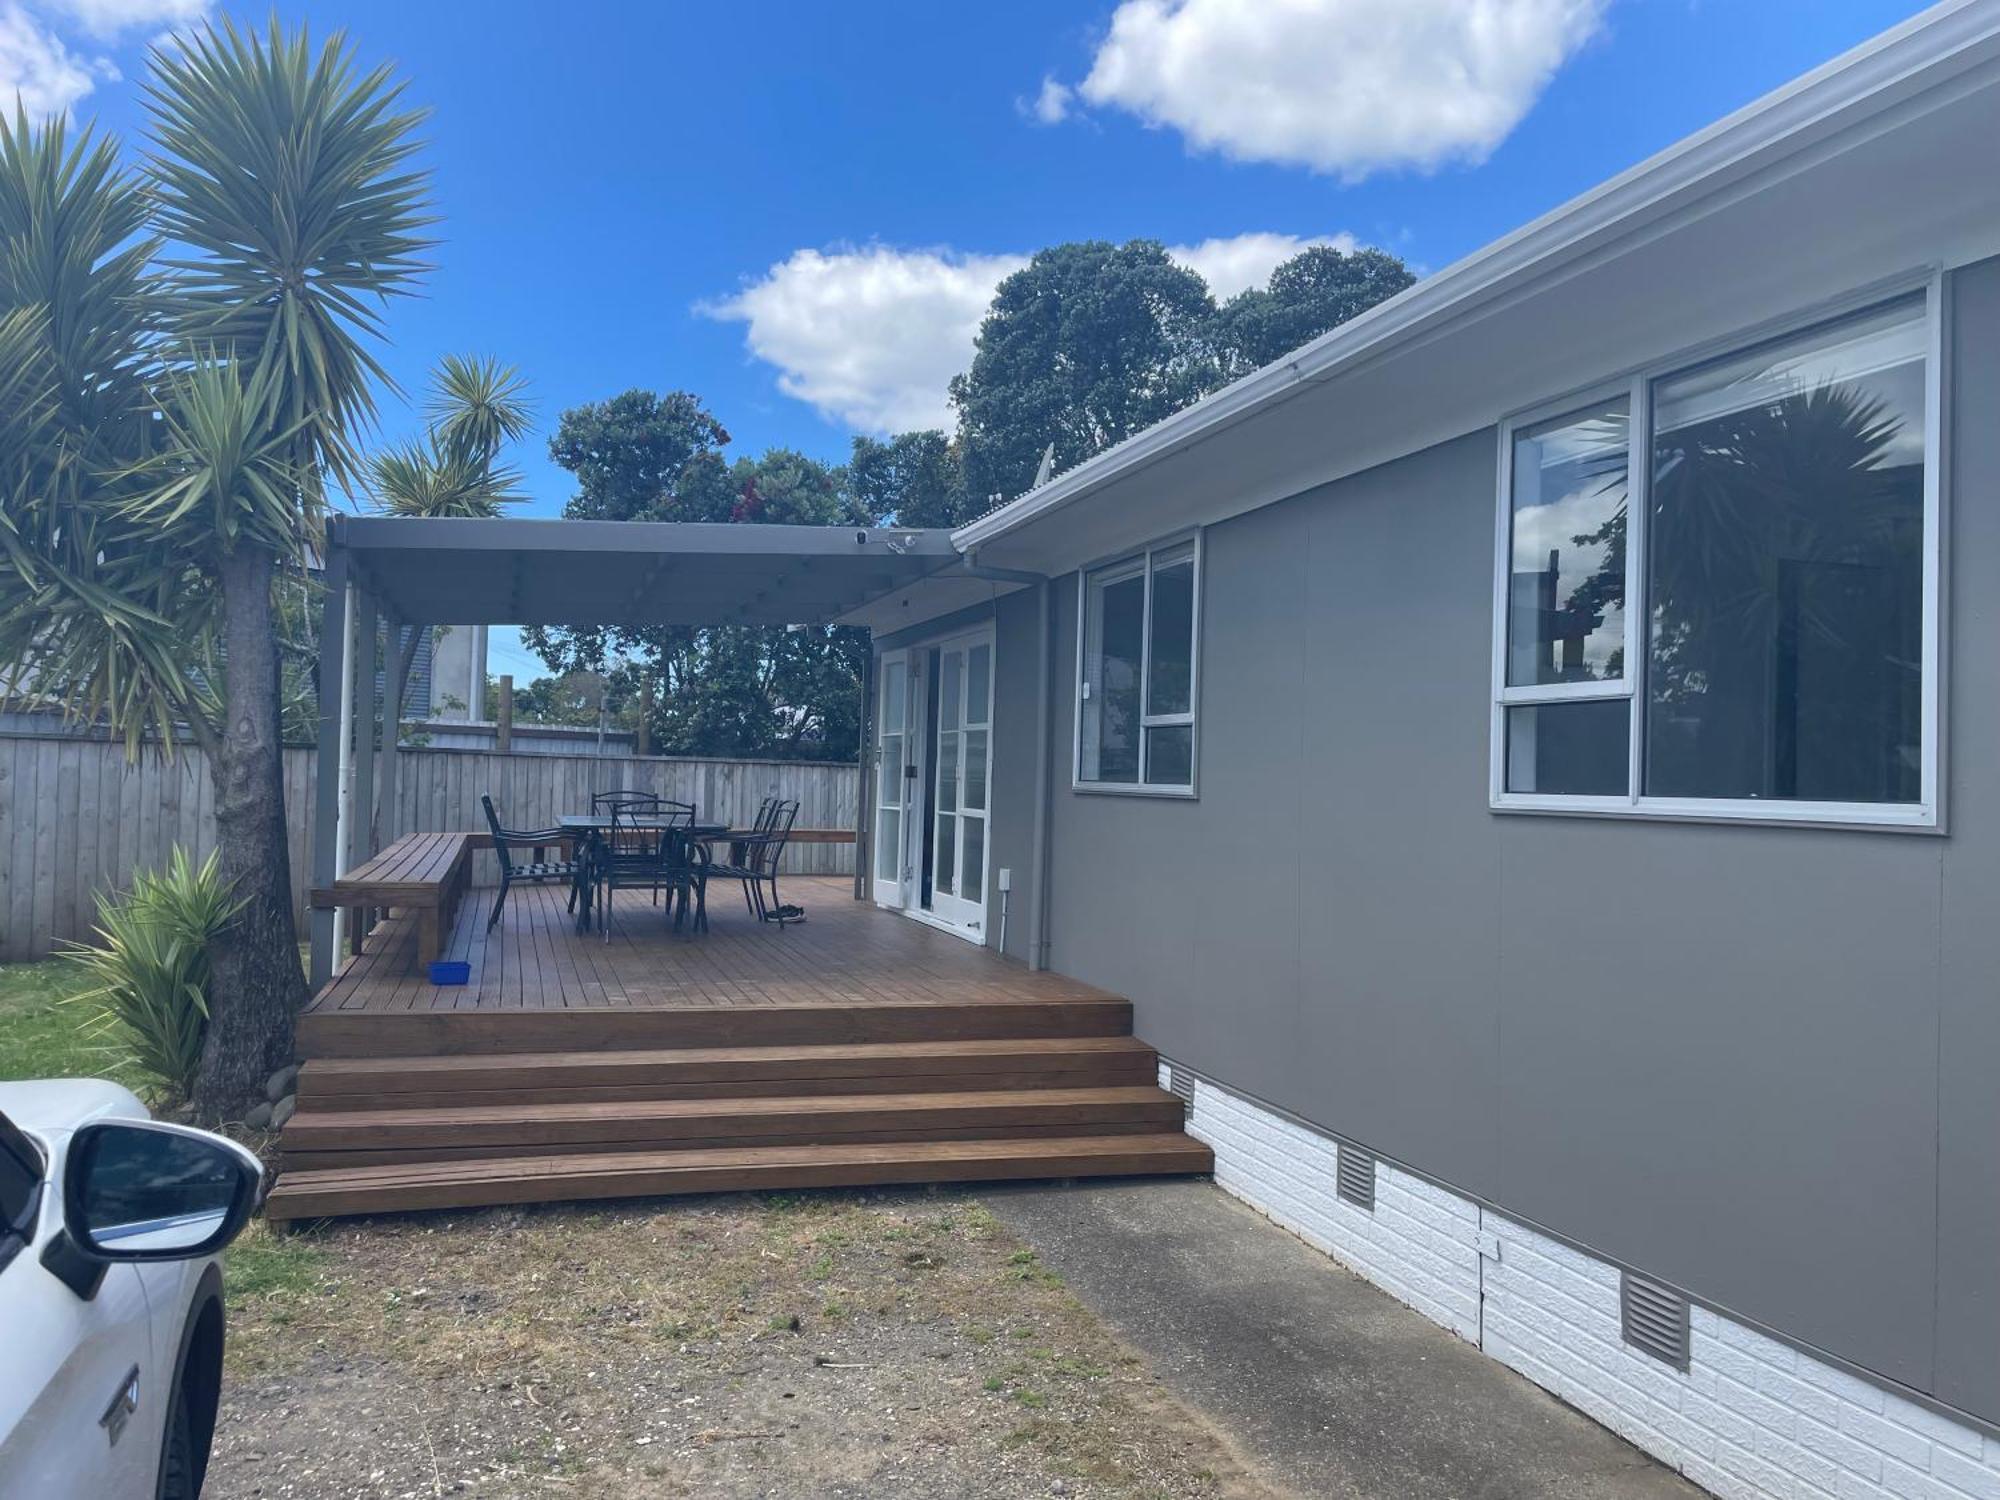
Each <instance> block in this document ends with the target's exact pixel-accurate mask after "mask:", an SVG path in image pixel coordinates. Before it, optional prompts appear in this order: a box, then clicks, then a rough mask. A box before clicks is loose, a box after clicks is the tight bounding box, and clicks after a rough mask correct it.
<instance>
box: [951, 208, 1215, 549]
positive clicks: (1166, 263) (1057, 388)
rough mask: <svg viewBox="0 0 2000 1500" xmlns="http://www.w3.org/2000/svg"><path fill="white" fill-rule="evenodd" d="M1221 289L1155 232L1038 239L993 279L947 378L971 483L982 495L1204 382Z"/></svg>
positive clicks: (1067, 459) (1095, 442)
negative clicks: (971, 338) (1038, 244)
mask: <svg viewBox="0 0 2000 1500" xmlns="http://www.w3.org/2000/svg"><path fill="white" fill-rule="evenodd" d="M1215 312H1216V308H1215V299H1214V298H1212V297H1211V296H1210V295H1209V292H1208V284H1207V283H1206V282H1204V281H1203V280H1202V279H1201V277H1200V276H1199V275H1197V274H1196V273H1195V272H1193V271H1190V270H1189V269H1187V267H1185V266H1182V265H1179V264H1177V263H1176V262H1175V261H1174V260H1173V259H1171V258H1170V257H1169V256H1168V254H1167V252H1166V247H1165V246H1163V245H1161V244H1160V243H1159V242H1158V241H1157V240H1129V241H1127V242H1126V243H1124V244H1122V245H1114V244H1111V243H1109V242H1108V241H1104V240H1086V241H1081V242H1077V243H1074V244H1066V245H1055V246H1052V247H1051V248H1049V249H1047V250H1042V251H1038V252H1037V253H1036V254H1035V256H1034V258H1033V259H1032V260H1030V261H1029V262H1028V264H1027V265H1026V266H1024V267H1022V268H1021V269H1020V270H1018V271H1016V272H1014V274H1013V275H1011V276H1009V277H1008V278H1007V279H1006V280H1004V281H1002V282H1001V283H1000V286H999V288H998V290H996V291H995V292H994V294H993V304H992V306H991V308H990V309H989V310H988V312H987V314H986V319H985V321H984V322H983V323H981V324H980V325H979V338H978V342H977V345H976V346H975V349H974V353H973V357H972V368H971V369H969V370H967V371H966V372H965V373H964V374H963V375H959V376H957V377H956V378H954V379H953V381H952V383H951V403H952V405H953V407H954V408H956V409H957V412H958V436H959V441H960V443H961V444H962V445H963V448H964V454H965V478H966V485H967V488H968V489H969V490H970V492H971V494H972V495H973V496H974V497H975V498H974V501H973V503H974V505H975V506H976V507H977V508H979V509H984V508H985V507H986V506H987V505H989V504H990V503H991V502H992V500H993V498H994V497H996V496H997V497H999V498H1002V499H1011V498H1013V497H1014V496H1015V495H1018V494H1020V493H1021V492H1022V491H1023V490H1025V489H1027V488H1028V486H1029V485H1030V484H1031V483H1032V482H1033V480H1034V477H1035V470H1036V468H1037V466H1038V465H1039V464H1040V462H1041V458H1042V453H1043V451H1044V450H1045V449H1046V448H1047V447H1048V445H1049V444H1051V443H1053V444H1054V445H1055V466H1056V468H1057V470H1059V471H1060V470H1062V469H1066V468H1069V467H1071V466H1072V465H1074V464H1077V463H1080V462H1082V461H1083V460H1084V459H1086V458H1089V457H1090V456H1091V455H1092V454H1094V453H1098V452H1101V451H1102V450H1103V449H1105V448H1108V447H1110V446H1111V445H1112V444H1113V443H1116V442H1119V441H1121V440H1122V439H1124V438H1127V437H1130V436H1131V435H1132V434H1133V433H1135V432H1138V431H1139V430H1140V429H1141V428H1144V427H1150V426H1151V425H1152V424H1153V423H1155V422H1157V421H1159V420H1160V418H1162V417H1165V416H1169V415H1171V414H1172V413H1174V412H1176V411H1179V410H1180V409H1181V408H1182V407H1183V406H1186V405H1187V404H1188V403H1189V402H1190V401H1193V400H1194V399H1195V398H1196V397H1198V396H1200V395H1202V394H1203V393H1204V392H1206V391H1209V390H1212V389H1213V388H1214V386H1215V383H1216V380H1217V378H1218V373H1219V368H1220V367H1219V364H1218V361H1217V357H1216V350H1215V347H1214V344H1213V334H1214V322H1215Z"/></svg>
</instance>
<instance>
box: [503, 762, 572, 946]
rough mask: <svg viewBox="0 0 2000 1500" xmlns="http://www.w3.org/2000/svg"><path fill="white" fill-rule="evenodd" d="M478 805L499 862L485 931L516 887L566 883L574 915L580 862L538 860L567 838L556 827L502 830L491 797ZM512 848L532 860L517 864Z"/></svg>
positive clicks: (570, 907)
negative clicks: (497, 882) (495, 893)
mask: <svg viewBox="0 0 2000 1500" xmlns="http://www.w3.org/2000/svg"><path fill="white" fill-rule="evenodd" d="M479 805H480V806H481V807H482V808H484V809H485V810H486V826H487V828H488V829H489V830H491V831H492V834H493V852H494V854H496V855H497V856H498V857H499V860H500V894H499V895H498V896H495V897H494V898H493V912H492V915H491V916H489V917H487V919H486V930H487V931H488V932H491V931H492V930H493V928H494V925H495V924H496V923H497V922H499V920H500V912H501V909H502V908H503V907H505V906H506V905H507V892H508V891H510V890H512V889H513V888H514V887H515V886H517V885H549V884H552V883H554V882H555V881H558V880H566V881H568V882H569V909H570V911H572V912H574V911H575V910H576V898H577V889H578V882H577V876H578V874H579V873H580V871H581V870H582V861H581V860H578V859H543V858H541V851H542V850H543V849H546V848H548V847H549V846H550V845H551V844H553V845H555V846H556V847H558V848H560V847H561V846H562V843H563V840H564V839H565V838H566V837H567V835H565V834H564V833H563V831H562V830H561V829H560V828H527V829H522V828H502V827H501V826H500V814H499V813H497V812H496V811H494V808H493V799H492V797H490V796H487V795H485V794H482V795H481V796H480V798H479ZM516 849H526V850H528V851H529V852H530V854H531V855H533V856H534V857H533V858H531V859H528V860H526V861H523V862H518V863H517V862H516V861H515V859H514V851H515V850H516Z"/></svg>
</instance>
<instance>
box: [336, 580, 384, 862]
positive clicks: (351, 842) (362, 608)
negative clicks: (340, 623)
mask: <svg viewBox="0 0 2000 1500" xmlns="http://www.w3.org/2000/svg"><path fill="white" fill-rule="evenodd" d="M354 618H355V625H356V630H355V644H356V647H357V648H358V649H357V651H356V654H355V658H354V709H355V714H354V726H355V734H354V815H353V817H352V819H351V820H350V821H349V823H348V830H349V831H348V838H347V848H346V850H345V865H344V866H343V867H344V868H346V869H352V868H353V867H354V866H355V865H358V864H360V863H361V862H362V861H363V860H365V859H370V858H373V857H374V854H375V680H376V679H375V648H376V643H377V641H378V640H379V639H380V636H381V617H380V614H379V612H378V610H377V607H376V602H375V595H374V594H373V593H372V592H371V591H369V590H368V589H366V588H357V589H356V590H355V591H354Z"/></svg>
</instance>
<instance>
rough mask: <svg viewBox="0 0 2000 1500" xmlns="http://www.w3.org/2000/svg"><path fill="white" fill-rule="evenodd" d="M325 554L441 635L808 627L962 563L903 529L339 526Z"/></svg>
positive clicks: (935, 533) (371, 521)
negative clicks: (445, 630)
mask: <svg viewBox="0 0 2000 1500" xmlns="http://www.w3.org/2000/svg"><path fill="white" fill-rule="evenodd" d="M328 541H329V549H330V550H334V549H337V550H340V551H344V552H345V553H346V554H347V562H348V565H349V566H350V567H351V568H352V569H353V572H354V576H355V579H356V581H357V582H359V583H361V584H363V585H365V586H366V587H367V588H368V589H369V590H370V591H371V592H372V593H373V594H374V595H375V597H376V599H377V601H378V602H379V604H380V606H381V607H382V608H383V609H385V610H386V611H388V612H389V613H390V614H392V615H394V616H395V617H396V618H398V619H402V620H406V621H413V622H417V623H421V624H438V625H613V624H623V625H814V624H822V623H825V622H828V621H831V620H835V619H838V618H839V617H841V616H843V615H846V614H849V613H851V612H853V611H855V610H857V609H859V608H860V607H862V606H863V605H865V604H867V603H869V602H870V601H871V600H875V599H879V598H881V597H883V596H885V595H888V594H892V593H895V592H896V591H898V590H901V589H905V588H908V587H910V586H911V585H913V584H915V583H917V582H919V581H920V580H922V579H924V578H927V577H929V576H930V575H932V574H934V573H938V572H940V571H944V570H947V569H954V568H955V567H956V565H957V563H958V560H959V555H958V552H957V550H956V549H954V548H953V546H952V544H951V533H950V532H949V531H942V530H922V529H917V528H901V527H898V528H883V529H865V528H857V527H846V526H741V525H726V524H711V523H674V522H660V521H529V520H514V519H509V518H503V519H498V520H479V519H435V520H434V519H415V518H406V517H401V516H335V517H333V518H332V519H331V520H330V522H329V524H328Z"/></svg>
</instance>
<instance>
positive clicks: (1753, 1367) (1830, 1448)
mask: <svg viewBox="0 0 2000 1500" xmlns="http://www.w3.org/2000/svg"><path fill="white" fill-rule="evenodd" d="M1161 1082H1162V1084H1163V1085H1164V1084H1165V1082H1166V1065H1165V1064H1162V1069H1161ZM1188 1131H1189V1133H1190V1134H1192V1135H1194V1136H1197V1137H1199V1138H1200V1139H1201V1140H1203V1141H1206V1142H1207V1143H1208V1144H1209V1146H1211V1147H1212V1148H1213V1149H1214V1151H1215V1180H1216V1183H1217V1185H1219V1186H1220V1187H1222V1188H1223V1189H1225V1190H1226V1191H1228V1192H1230V1193H1232V1194H1234V1195H1235V1196H1236V1197H1238V1198H1241V1199H1242V1200H1243V1201H1244V1202H1246V1203H1248V1204H1250V1205H1251V1206H1252V1207H1253V1208H1255V1209H1257V1210H1258V1211H1259V1212H1261V1213H1263V1214H1265V1215H1267V1216H1268V1217H1269V1218H1271V1219H1272V1220H1274V1221H1275V1222H1277V1223H1279V1224H1281V1225H1283V1226H1284V1227H1285V1228H1287V1229H1289V1230H1291V1231H1292V1232H1293V1233H1294V1234H1296V1235H1298V1236H1299V1237H1300V1238H1301V1239H1303V1240H1305V1241H1307V1242H1308V1243H1309V1244H1311V1245H1314V1246H1316V1247H1317V1248H1318V1249H1320V1250H1322V1251H1324V1252H1325V1253H1326V1254H1328V1255H1330V1256H1332V1257H1333V1258H1334V1259H1335V1260H1337V1261H1339V1262H1340V1263H1341V1264H1343V1265H1345V1266H1347V1267H1349V1268H1350V1269H1352V1270H1353V1271H1355V1272H1357V1273H1358V1274H1359V1275H1361V1276H1363V1277H1366V1278H1367V1279H1368V1280H1369V1281H1372V1282H1373V1283H1375V1284H1376V1285H1377V1286H1379V1287H1381V1288H1382V1289H1383V1290H1384V1291H1386V1292H1388V1293H1389V1294H1390V1295H1392V1296H1394V1297H1396V1298H1397V1299H1398V1300H1399V1301H1402V1302H1404V1303H1407V1304H1408V1305H1409V1306H1411V1307H1413V1308H1415V1309H1416V1310H1417V1311H1418V1312H1420V1313H1422V1314H1424V1316H1426V1317H1428V1318H1430V1319H1431V1320H1432V1321H1433V1322H1436V1323H1439V1324H1441V1325H1442V1326H1444V1327H1445V1328H1448V1329H1450V1330H1451V1331H1452V1332H1453V1333H1456V1334H1457V1335H1459V1337H1461V1338H1463V1339H1466V1340H1467V1341H1469V1342H1471V1343H1475V1344H1477V1345H1478V1346H1479V1347H1480V1348H1481V1349H1483V1350H1485V1351H1486V1353H1488V1354H1490V1355H1492V1356H1493V1357H1494V1358H1495V1359H1497V1360H1499V1361H1500V1362H1501V1363H1502V1364H1505V1365H1507V1366H1509V1367H1510V1368H1512V1369H1514V1370H1518V1371H1519V1372H1520V1373H1521V1374H1523V1375H1525V1376H1527V1377H1528V1378H1529V1379H1530V1380H1532V1381H1534V1382H1535V1383H1536V1384H1537V1385H1539V1386H1541V1387H1543V1388H1544V1389H1545V1390H1548V1391H1550V1392H1552V1393H1554V1394H1555V1395H1557V1396H1559V1397H1561V1398H1562V1399H1563V1400H1564V1401H1567V1402H1568V1403H1569V1404H1570V1405H1572V1406H1574V1407H1576V1408H1578V1409H1579V1410H1581V1411H1583V1412H1585V1413H1587V1414H1588V1415H1590V1416H1592V1417H1594V1418H1596V1419H1597V1420H1598V1421H1599V1422H1602V1423H1603V1424H1604V1425H1605V1426H1606V1427H1609V1428H1610V1429H1611V1430H1612V1431H1614V1432H1616V1433H1619V1434H1620V1435H1621V1436H1623V1437H1625V1438H1626V1439H1627V1440H1629V1441H1630V1442H1632V1443H1633V1444H1634V1445H1635V1446H1637V1447H1640V1448H1643V1449H1644V1450H1645V1451H1646V1452H1648V1453H1651V1454H1653V1455H1654V1456H1655V1457H1657V1458H1659V1459H1660V1460H1661V1461H1662V1462H1664V1463H1667V1464H1670V1465H1672V1466H1673V1467H1674V1468H1676V1469H1679V1470H1680V1471H1681V1472H1682V1473H1683V1474H1685V1475H1687V1477H1688V1478H1689V1479H1691V1480H1693V1481H1694V1482H1695V1483H1697V1484H1699V1485H1701V1486H1702V1487H1703V1488H1705V1489H1708V1490H1711V1491H1713V1492H1714V1493H1715V1494H1717V1495H1721V1496H1724V1497H1725V1500H2000V1438H1991V1437H1984V1436H1982V1435H1981V1434H1980V1433H1979V1432H1978V1431H1977V1430H1975V1429H1974V1428H1972V1427H1969V1426H1966V1425H1964V1424H1962V1423H1959V1422H1954V1421H1952V1420H1951V1419H1950V1418H1948V1417H1945V1416H1942V1415H1940V1414H1938V1413H1936V1412H1933V1411H1931V1410H1930V1409H1928V1408H1927V1407H1923V1406H1919V1405H1917V1404H1916V1403H1914V1402H1912V1401H1908V1400H1905V1399H1904V1398H1903V1397H1901V1396H1898V1395H1896V1394H1894V1393H1892V1392H1890V1391H1886V1390H1884V1389H1882V1388H1880V1387H1878V1386H1875V1385H1872V1384H1870V1383H1869V1382H1867V1381H1864V1380H1860V1379H1857V1378H1856V1377H1854V1376H1852V1375H1849V1374H1846V1373H1845V1372H1843V1371H1841V1370H1838V1369H1836V1368H1834V1367H1833V1366H1831V1365H1827V1364H1824V1363H1821V1362H1820V1361H1818V1360H1815V1359H1813V1358H1812V1357H1810V1356H1809V1355H1805V1354H1801V1353H1800V1352H1798V1351H1797V1350H1795V1349H1793V1348H1792V1347H1791V1346H1790V1345H1787V1344H1781V1343H1779V1342H1777V1341H1776V1340H1775V1339H1771V1338H1768V1337H1766V1336H1765V1335H1763V1334H1761V1333H1758V1332H1757V1331H1756V1330H1754V1329H1751V1328H1747V1327H1745V1326H1744V1325H1742V1324H1740V1323H1737V1322H1734V1321H1732V1320H1731V1319H1728V1318H1724V1317H1722V1316H1720V1315H1718V1314H1716V1313H1713V1312H1710V1311H1708V1310H1707V1309H1706V1308H1702V1307H1696V1308H1694V1309H1693V1311H1692V1313H1691V1315H1690V1330H1689V1333H1690V1338H1689V1361H1688V1364H1689V1367H1688V1370H1687V1372H1686V1373H1685V1374H1683V1373H1682V1372H1681V1371H1679V1370H1677V1369H1675V1368H1674V1367H1673V1366H1671V1365H1667V1364H1663V1363H1661V1362H1660V1361H1658V1360H1656V1359H1653V1358H1652V1357H1650V1356H1649V1355H1646V1354H1642V1353H1640V1352H1639V1351H1638V1350H1636V1349H1633V1348H1632V1347H1630V1346H1629V1345H1627V1344H1626V1343H1625V1342H1624V1341H1623V1340H1622V1338H1621V1337H1620V1334H1619V1318H1618V1286H1619V1272H1618V1269H1617V1268H1616V1267H1615V1266H1612V1265H1609V1264H1607V1263H1605V1262H1604V1261H1600V1260H1595V1259H1593V1258H1592V1257H1590V1256H1588V1255H1586V1254H1584V1253H1582V1252H1581V1251H1578V1250H1574V1249H1572V1248H1570V1247H1569V1246H1568V1245H1565V1244H1562V1243H1561V1242H1559V1241H1556V1240H1552V1239H1550V1238H1548V1237H1547V1236H1546V1235H1543V1234H1539V1233H1537V1232H1536V1231H1534V1230H1532V1229H1529V1228H1527V1227H1526V1226H1524V1225H1521V1224H1517V1223H1515V1222H1514V1221H1513V1220H1511V1219H1509V1218H1507V1217H1505V1216H1504V1215H1502V1214H1499V1213H1496V1212H1494V1211H1492V1210H1490V1209H1485V1208H1482V1207H1481V1206H1480V1205H1478V1204H1476V1203H1473V1202H1471V1201H1470V1200H1469V1199H1465V1198H1461V1197H1459V1196H1458V1195H1457V1194H1456V1193H1452V1192H1449V1191H1447V1190H1446V1189H1443V1188H1440V1187H1436V1186H1434V1185H1432V1184H1431V1183H1428V1182H1425V1181H1423V1180H1422V1179H1420V1178H1417V1177H1412V1176H1411V1175H1409V1174H1408V1173H1406V1172H1402V1171H1399V1170H1397V1169H1396V1168H1394V1167H1392V1166H1390V1165H1389V1164H1388V1163H1386V1162H1383V1163H1378V1165H1377V1167H1376V1179H1375V1209H1374V1211H1373V1212H1372V1213H1371V1212H1369V1211H1368V1210H1366V1209H1362V1208H1357V1207H1355V1206H1354V1205H1353V1204H1351V1203H1348V1202H1346V1201H1344V1200H1342V1199H1341V1198H1339V1197H1337V1196H1336V1195H1335V1191H1334V1182H1335V1176H1334V1173H1335V1164H1336V1161H1337V1152H1338V1147H1337V1146H1336V1145H1335V1144H1334V1143H1333V1142H1332V1141H1330V1140H1328V1139H1327V1138H1326V1137H1325V1136H1322V1135H1320V1134H1318V1133H1317V1132H1315V1131H1311V1130H1308V1129H1306V1128H1304V1127H1303V1126H1300V1125H1297V1124H1295V1123H1293V1122H1292V1121H1290V1120H1287V1119H1285V1118H1284V1117H1282V1116H1280V1115H1277V1114H1274V1113H1272V1112H1271V1111H1269V1110H1267V1109H1263V1108H1261V1107H1259V1106H1257V1105H1255V1104H1253V1103H1250V1102H1249V1101H1247V1100H1245V1099H1242V1098H1240V1097H1239V1096H1237V1095H1235V1094H1232V1093H1230V1092H1229V1091H1228V1090H1226V1089H1223V1088H1220V1087H1218V1086H1216V1085H1214V1084H1211V1083H1209V1082H1207V1081H1206V1080H1198V1081H1197V1082H1196V1083H1195V1086H1194V1109H1193V1113H1192V1115H1191V1116H1190V1118H1189V1120H1188ZM1482 1240H1483V1241H1484V1243H1485V1244H1486V1246H1487V1248H1488V1250H1489V1252H1491V1251H1497V1256H1496V1255H1493V1254H1490V1253H1489V1254H1488V1255H1485V1256H1482V1254H1481V1248H1480V1247H1481V1244H1482Z"/></svg>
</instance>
